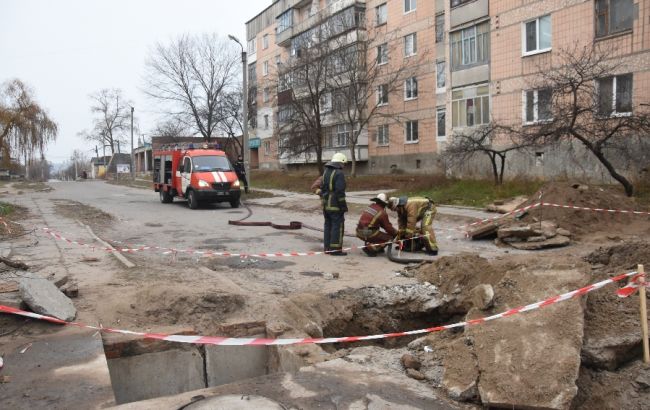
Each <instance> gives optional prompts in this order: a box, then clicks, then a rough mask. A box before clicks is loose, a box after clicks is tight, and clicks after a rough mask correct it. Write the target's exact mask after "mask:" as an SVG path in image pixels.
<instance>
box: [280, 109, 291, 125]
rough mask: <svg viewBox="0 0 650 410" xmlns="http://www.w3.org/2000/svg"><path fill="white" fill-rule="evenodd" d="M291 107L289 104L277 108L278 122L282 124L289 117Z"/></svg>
mask: <svg viewBox="0 0 650 410" xmlns="http://www.w3.org/2000/svg"><path fill="white" fill-rule="evenodd" d="M292 115H293V109H292V108H291V106H283V107H280V108H279V109H278V123H279V124H284V123H286V122H287V121H289V120H290V119H291V116H292Z"/></svg>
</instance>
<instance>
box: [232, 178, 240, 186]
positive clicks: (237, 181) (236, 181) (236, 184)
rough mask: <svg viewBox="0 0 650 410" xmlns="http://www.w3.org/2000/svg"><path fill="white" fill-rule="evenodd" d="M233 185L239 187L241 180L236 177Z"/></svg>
mask: <svg viewBox="0 0 650 410" xmlns="http://www.w3.org/2000/svg"><path fill="white" fill-rule="evenodd" d="M232 186H234V187H235V188H239V180H238V179H236V180H235V182H233V183H232Z"/></svg>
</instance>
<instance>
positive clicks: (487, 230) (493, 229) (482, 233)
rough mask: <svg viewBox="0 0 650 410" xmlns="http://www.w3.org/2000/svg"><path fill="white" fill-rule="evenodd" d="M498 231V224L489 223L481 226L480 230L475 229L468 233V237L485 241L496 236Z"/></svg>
mask: <svg viewBox="0 0 650 410" xmlns="http://www.w3.org/2000/svg"><path fill="white" fill-rule="evenodd" d="M498 229H499V224H498V223H496V222H488V223H486V224H484V225H479V226H478V228H474V229H472V230H470V231H468V232H467V235H468V236H469V237H470V238H472V239H485V238H490V237H493V236H494V235H496V234H497V230H498Z"/></svg>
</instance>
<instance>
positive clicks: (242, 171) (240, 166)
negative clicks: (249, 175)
mask: <svg viewBox="0 0 650 410" xmlns="http://www.w3.org/2000/svg"><path fill="white" fill-rule="evenodd" d="M232 167H233V168H234V169H235V173H236V174H237V179H239V180H240V181H241V183H242V184H243V185H244V192H246V193H248V179H246V165H245V164H244V160H243V158H242V156H241V155H239V156H238V157H237V162H235V163H234V164H233V166H232Z"/></svg>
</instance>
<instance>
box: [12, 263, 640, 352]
mask: <svg viewBox="0 0 650 410" xmlns="http://www.w3.org/2000/svg"><path fill="white" fill-rule="evenodd" d="M636 274H637V272H628V273H623V274H620V275H618V276H615V277H613V278H610V279H605V280H603V281H600V282H597V283H593V284H591V285H587V286H585V287H582V288H580V289H576V290H572V291H571V292H567V293H563V294H561V295H558V296H554V297H551V298H548V299H544V300H541V301H539V302H535V303H531V304H529V305H525V306H520V307H517V308H514V309H509V310H507V311H505V312H501V313H497V314H495V315H492V316H487V317H483V318H478V319H472V320H467V321H464V322H457V323H454V324H451V325H443V326H435V327H429V328H426V329H418V330H409V331H406V332H395V333H384V334H378V335H367V336H343V337H323V338H292V339H268V338H240V337H225V336H189V335H170V334H161V333H145V332H136V331H130V330H122V329H113V328H108V327H102V326H91V325H86V324H83V323H79V322H66V321H63V320H60V319H57V318H54V317H51V316H45V315H40V314H38V313H33V312H27V311H24V310H20V309H16V308H13V307H9V306H4V305H0V312H4V313H9V314H13V315H19V316H25V317H29V318H33V319H39V320H45V321H48V322H52V323H57V324H61V325H68V326H77V327H82V328H87V329H94V330H99V331H102V332H109V333H120V334H125V335H132V336H140V337H143V338H145V339H158V340H165V341H168V342H178V343H192V344H206V345H220V346H274V345H299V344H327V343H349V342H360V341H364V340H379V339H390V338H396V337H404V336H414V335H421V334H426V333H433V332H439V331H442V330H448V329H454V328H458V327H467V326H472V325H480V324H484V323H486V322H489V321H492V320H496V319H502V318H506V317H509V316H513V315H516V314H518V313H524V312H530V311H533V310H537V309H540V308H543V307H546V306H550V305H554V304H556V303H560V302H563V301H565V300H569V299H572V298H574V297H580V296H582V295H586V294H587V293H589V292H593V291H594V290H597V289H600V288H602V287H604V286H606V285H609V284H610V283H615V282H619V281H621V280H623V279H625V278H628V277H630V276H634V275H636Z"/></svg>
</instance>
